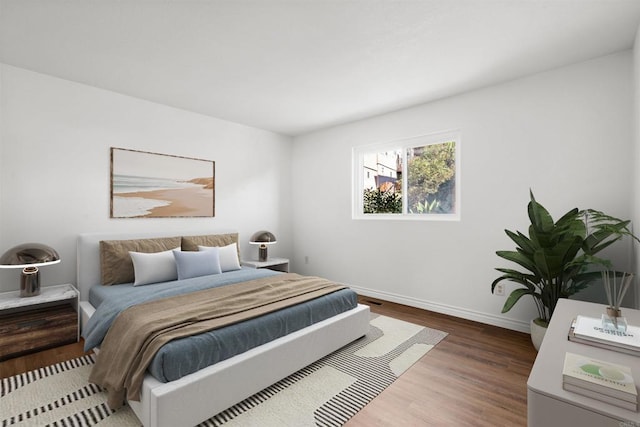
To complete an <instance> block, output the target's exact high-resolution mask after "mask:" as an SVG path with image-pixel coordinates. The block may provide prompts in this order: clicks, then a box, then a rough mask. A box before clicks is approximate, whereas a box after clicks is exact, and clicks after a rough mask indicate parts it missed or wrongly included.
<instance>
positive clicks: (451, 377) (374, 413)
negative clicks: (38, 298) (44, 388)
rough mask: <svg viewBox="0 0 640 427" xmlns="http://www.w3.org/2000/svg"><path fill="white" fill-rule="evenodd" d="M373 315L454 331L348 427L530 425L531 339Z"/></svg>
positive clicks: (57, 357) (452, 323)
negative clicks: (528, 401) (528, 390)
mask: <svg viewBox="0 0 640 427" xmlns="http://www.w3.org/2000/svg"><path fill="white" fill-rule="evenodd" d="M360 301H361V303H363V304H368V305H369V306H370V307H371V311H372V312H374V313H378V314H382V315H385V316H390V317H394V318H396V319H401V320H406V321H408V322H412V323H415V324H419V325H423V326H427V327H430V328H434V329H439V330H441V331H445V332H447V333H449V335H448V336H447V338H445V339H444V340H443V341H441V342H440V343H439V344H438V345H437V346H436V347H435V348H433V349H432V350H431V351H430V352H429V353H428V354H427V355H425V356H424V357H423V358H422V359H420V360H419V361H418V362H417V363H416V364H415V365H413V366H412V367H411V368H410V369H409V370H408V371H407V372H406V373H405V374H404V375H402V376H401V377H400V378H399V379H398V380H397V381H396V382H394V383H393V384H392V385H391V386H390V387H388V388H387V389H386V390H385V391H384V392H382V394H381V395H380V396H378V397H377V398H375V399H374V400H373V401H372V402H371V403H370V404H369V405H367V406H366V407H365V408H364V409H363V410H362V411H360V412H359V413H358V414H357V415H356V416H355V417H354V418H352V419H351V420H350V421H349V422H348V423H347V424H346V426H347V427H372V426H381V427H382V426H384V427H387V426H491V427H495V426H526V425H527V378H528V377H529V372H530V371H531V367H532V366H533V362H534V360H535V357H536V352H535V350H534V348H533V346H532V345H531V341H530V338H529V335H528V334H523V333H520V332H514V331H510V330H507V329H502V328H498V327H494V326H488V325H483V324H480V323H476V322H471V321H468V320H463V319H459V318H455V317H451V316H446V315H442V314H438V313H433V312H429V311H425V310H420V309H417V308H413V307H407V306H404V305H400V304H394V303H390V302H386V301H380V300H376V299H373V298H367V297H361V298H360ZM83 354H85V353H84V352H83V351H82V343H77V344H71V345H66V346H62V347H57V348H54V349H50V350H45V351H42V352H39V353H35V354H31V355H27V356H22V357H18V358H15V359H11V360H7V361H4V362H0V378H4V377H8V376H11V375H15V374H19V373H23V372H27V371H29V370H33V369H37V368H40V367H42V366H47V365H50V364H54V363H58V362H61V361H64V360H68V359H71V358H74V357H78V356H81V355H83Z"/></svg>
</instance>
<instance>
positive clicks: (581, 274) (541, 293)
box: [491, 191, 640, 349]
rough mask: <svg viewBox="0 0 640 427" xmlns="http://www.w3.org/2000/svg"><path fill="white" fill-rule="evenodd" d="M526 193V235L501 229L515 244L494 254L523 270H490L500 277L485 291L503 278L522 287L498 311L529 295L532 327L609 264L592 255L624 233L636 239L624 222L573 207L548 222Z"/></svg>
mask: <svg viewBox="0 0 640 427" xmlns="http://www.w3.org/2000/svg"><path fill="white" fill-rule="evenodd" d="M530 196H531V200H530V202H529V205H528V215H529V220H530V221H531V225H530V226H529V233H528V236H527V235H525V234H523V233H521V232H519V231H518V232H513V231H509V230H505V232H506V233H507V235H508V236H509V237H510V238H511V240H513V241H514V242H515V244H516V250H515V251H497V252H496V254H497V255H498V256H499V257H501V258H504V259H506V260H508V261H512V262H514V263H516V264H518V265H519V266H520V267H522V268H523V269H524V270H522V271H519V270H514V269H509V268H496V270H498V271H500V272H501V273H503V275H502V276H500V277H498V278H497V279H496V280H494V281H493V283H492V284H491V292H493V291H494V289H495V287H496V285H497V284H498V283H500V282H502V281H503V280H507V281H510V282H514V283H517V284H520V285H522V286H523V287H521V288H517V289H515V290H514V291H513V292H511V294H510V295H509V297H508V298H507V300H506V301H505V303H504V306H503V307H502V313H506V312H508V311H509V310H511V308H513V306H514V305H515V304H516V303H517V302H518V301H519V300H520V298H522V297H523V296H525V295H531V296H532V297H533V300H534V302H535V304H536V308H537V310H538V318H537V319H534V320H532V323H531V325H532V330H533V329H534V328H535V325H537V326H539V327H542V328H546V327H547V326H548V324H549V320H550V319H551V316H552V315H553V311H554V310H555V308H556V304H557V302H558V300H559V299H560V298H568V297H569V296H571V295H573V294H575V293H576V292H578V291H580V290H582V289H584V288H586V287H587V286H589V284H591V282H592V281H594V280H596V279H598V278H600V277H601V276H600V272H599V271H594V267H598V266H601V267H604V268H607V269H608V268H610V266H611V262H610V261H609V260H606V259H602V258H598V257H596V254H597V253H598V252H600V251H602V250H603V249H604V248H606V247H608V246H609V245H611V244H612V243H614V242H616V241H617V240H619V239H621V238H622V237H623V236H625V235H628V236H631V237H632V238H634V239H635V240H637V241H640V240H638V238H637V237H635V236H634V235H633V233H632V232H631V230H630V229H629V224H630V221H628V220H625V221H623V220H620V219H618V218H615V217H612V216H610V215H607V214H604V213H603V212H600V211H596V210H593V209H587V210H578V209H577V208H574V209H571V210H570V211H569V212H567V213H566V214H564V215H563V216H562V218H560V219H559V220H558V221H555V222H554V220H553V218H552V217H551V215H550V214H549V212H548V211H547V210H546V209H545V208H544V207H543V206H542V205H541V204H539V203H538V202H537V201H536V200H535V198H534V196H533V192H531V191H530ZM543 331H544V330H543ZM532 338H534V336H533V334H532ZM540 339H541V338H540ZM536 344H537V343H535V342H534V345H536ZM536 349H538V347H536Z"/></svg>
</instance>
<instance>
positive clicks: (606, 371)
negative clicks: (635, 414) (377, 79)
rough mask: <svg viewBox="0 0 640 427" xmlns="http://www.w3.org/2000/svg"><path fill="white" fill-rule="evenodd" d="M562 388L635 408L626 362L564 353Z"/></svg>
mask: <svg viewBox="0 0 640 427" xmlns="http://www.w3.org/2000/svg"><path fill="white" fill-rule="evenodd" d="M562 388H564V389H565V390H567V391H571V392H574V393H578V394H581V395H583V396H587V397H591V398H593V399H597V400H600V401H602V402H606V403H609V404H611V405H616V406H619V407H621V408H625V409H629V410H631V411H637V410H638V391H637V390H636V385H635V382H634V380H633V376H632V375H631V369H630V368H629V367H627V366H622V365H617V364H613V363H609V362H603V361H601V360H596V359H592V358H589V357H586V356H581V355H578V354H574V353H566V355H565V358H564V369H563V370H562Z"/></svg>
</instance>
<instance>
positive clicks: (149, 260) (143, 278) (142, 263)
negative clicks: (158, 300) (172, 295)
mask: <svg viewBox="0 0 640 427" xmlns="http://www.w3.org/2000/svg"><path fill="white" fill-rule="evenodd" d="M176 249H178V250H179V249H180V248H176ZM129 255H131V261H133V271H134V273H135V281H134V282H133V286H141V285H148V284H150V283H158V282H168V281H170V280H176V279H178V270H177V268H176V260H175V258H174V257H173V250H168V251H163V252H153V253H144V252H132V251H130V252H129Z"/></svg>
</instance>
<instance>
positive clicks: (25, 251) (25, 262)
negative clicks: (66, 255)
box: [0, 243, 60, 268]
mask: <svg viewBox="0 0 640 427" xmlns="http://www.w3.org/2000/svg"><path fill="white" fill-rule="evenodd" d="M59 262H60V255H58V252H56V250H55V249H53V248H52V247H50V246H47V245H43V244H41V243H24V244H22V245H18V246H14V247H13V248H11V249H9V250H8V251H6V252H5V253H4V254H3V255H2V256H1V257H0V268H26V267H40V266H42V265H49V264H57V263H59Z"/></svg>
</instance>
